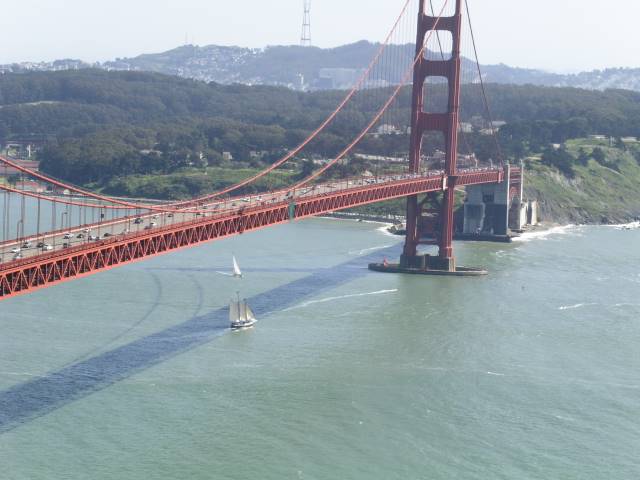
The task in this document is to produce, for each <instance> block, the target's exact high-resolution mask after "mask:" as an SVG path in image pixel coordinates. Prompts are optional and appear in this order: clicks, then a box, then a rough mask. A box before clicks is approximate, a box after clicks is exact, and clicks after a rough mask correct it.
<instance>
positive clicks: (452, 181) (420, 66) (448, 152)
mask: <svg viewBox="0 0 640 480" xmlns="http://www.w3.org/2000/svg"><path fill="white" fill-rule="evenodd" d="M426 1H427V0H420V1H419V11H418V33H417V39H416V55H415V57H416V58H417V61H416V64H415V66H414V69H413V99H412V112H411V139H410V142H411V143H410V147H409V148H410V150H409V168H410V171H411V172H412V173H415V174H419V173H420V162H421V155H422V142H423V137H424V135H425V134H426V133H428V132H440V133H442V135H443V136H444V145H445V166H444V172H443V176H442V190H443V192H442V193H443V198H442V201H441V202H440V205H439V206H438V208H437V213H438V215H439V222H438V224H439V229H438V230H439V231H438V232H437V238H436V241H435V242H433V241H426V242H425V241H423V240H422V239H421V233H422V232H421V228H420V227H421V221H420V219H421V217H422V213H423V210H424V206H425V203H426V202H427V200H428V199H429V197H428V196H427V197H426V198H425V199H424V200H423V201H420V200H419V199H418V195H411V196H409V197H407V229H406V234H405V244H404V250H403V252H402V255H401V256H400V264H389V263H387V262H386V261H385V263H384V264H371V265H370V266H369V268H371V269H372V270H376V271H382V272H391V273H414V274H416V273H417V274H424V275H457V276H475V275H485V274H486V273H487V272H486V271H484V270H478V269H473V268H465V267H459V266H457V265H456V260H455V257H454V255H453V229H454V215H453V213H454V207H455V189H456V185H457V181H458V170H457V165H456V163H457V160H458V116H459V111H460V68H461V59H460V37H461V30H462V0H455V12H454V14H453V15H452V16H449V17H439V18H438V17H434V16H432V15H429V14H428V12H427V10H426V8H425V7H426V5H425V4H426ZM432 30H433V31H434V33H433V34H437V32H438V31H448V32H449V33H450V34H451V39H452V47H451V57H450V58H448V59H447V58H443V59H441V60H433V59H430V58H428V52H427V50H426V47H424V44H425V41H426V40H427V38H428V37H427V35H428V34H429V32H430V31H432ZM431 77H441V78H444V79H446V84H447V85H448V104H447V111H446V112H442V113H433V112H428V111H426V110H425V102H424V99H425V90H426V91H427V94H428V86H429V84H428V83H427V79H428V78H431ZM421 244H429V245H432V244H436V245H437V246H438V255H437V256H434V255H418V246H419V245H421Z"/></svg>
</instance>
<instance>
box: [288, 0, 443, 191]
mask: <svg viewBox="0 0 640 480" xmlns="http://www.w3.org/2000/svg"><path fill="white" fill-rule="evenodd" d="M448 3H449V0H445V2H444V5H443V6H442V10H441V11H440V14H439V15H438V18H437V19H436V21H435V23H434V26H433V28H432V29H431V30H429V35H428V36H427V37H426V38H425V41H424V44H423V45H422V48H421V49H420V51H419V52H418V54H417V55H416V57H415V59H414V60H413V63H412V64H411V65H410V66H409V68H408V69H407V70H406V71H405V73H404V76H403V78H402V81H401V83H400V84H399V85H398V87H397V88H396V89H395V91H394V92H393V94H392V95H391V97H389V99H388V100H387V102H386V103H385V104H384V105H383V106H382V108H381V109H380V111H378V113H377V114H376V116H375V117H374V118H373V120H371V122H370V123H369V124H368V125H367V126H366V127H365V128H364V130H362V132H360V134H359V135H358V136H357V137H356V138H355V139H354V140H353V141H352V142H351V143H350V144H349V145H348V146H347V147H346V148H345V149H344V150H342V151H341V152H340V153H339V154H338V156H336V157H335V158H334V159H333V160H331V161H330V162H328V163H327V164H326V165H325V166H323V167H322V168H320V169H319V170H318V171H316V172H314V173H312V174H311V175H309V176H307V177H306V178H304V179H302V180H300V181H299V182H298V183H296V184H295V185H294V186H293V187H291V190H295V189H296V188H300V187H302V186H304V185H306V184H307V183H309V182H310V181H312V180H314V179H316V178H317V177H319V176H320V175H322V174H323V173H324V172H326V171H327V170H328V169H329V168H331V167H332V166H333V165H335V164H336V163H337V162H339V161H340V160H341V159H342V158H344V156H345V155H347V154H348V153H349V152H350V151H351V150H352V149H353V148H354V147H355V146H356V145H357V144H358V142H360V140H362V138H363V137H364V136H365V135H366V134H367V133H368V132H369V130H371V129H372V128H373V126H374V125H375V124H376V123H377V122H378V120H380V117H382V115H383V114H384V112H385V111H386V110H387V109H388V108H389V106H390V105H391V104H392V103H393V101H394V100H395V99H396V97H397V96H398V94H399V93H400V91H401V90H402V88H403V87H404V86H405V85H406V84H407V82H408V81H409V79H410V78H411V74H412V73H413V69H414V68H415V67H416V65H417V64H418V61H419V60H420V57H421V56H422V55H424V51H425V49H426V47H427V44H428V42H429V39H430V38H431V35H432V34H433V32H434V31H436V29H437V27H438V23H440V19H441V18H442V14H443V12H444V10H445V8H446V6H447V4H448Z"/></svg>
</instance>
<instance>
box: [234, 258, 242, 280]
mask: <svg viewBox="0 0 640 480" xmlns="http://www.w3.org/2000/svg"><path fill="white" fill-rule="evenodd" d="M233 276H234V277H242V271H241V270H240V266H239V265H238V262H237V261H236V257H235V255H234V256H233Z"/></svg>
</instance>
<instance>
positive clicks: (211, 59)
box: [0, 41, 640, 91]
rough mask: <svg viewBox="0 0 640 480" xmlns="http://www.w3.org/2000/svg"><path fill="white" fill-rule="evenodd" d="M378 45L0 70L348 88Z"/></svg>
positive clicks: (624, 74) (515, 74)
mask: <svg viewBox="0 0 640 480" xmlns="http://www.w3.org/2000/svg"><path fill="white" fill-rule="evenodd" d="M378 48H379V44H377V43H371V42H367V41H360V42H356V43H353V44H349V45H343V46H340V47H337V48H326V49H323V48H318V47H300V46H270V47H267V48H264V49H250V48H243V47H235V46H221V45H206V46H197V45H184V46H180V47H177V48H174V49H172V50H168V51H166V52H161V53H149V54H143V55H139V56H137V57H132V58H118V59H116V60H113V61H107V62H104V63H95V64H88V63H86V62H82V61H80V60H71V59H66V60H57V61H55V62H42V63H32V62H28V63H23V64H12V65H0V73H2V72H25V71H30V70H46V71H48V70H64V69H71V70H75V69H84V68H100V69H104V70H125V71H129V70H134V71H145V72H156V73H163V74H167V75H176V76H179V77H183V78H190V79H195V80H201V81H205V82H217V83H222V84H232V83H242V84H246V85H271V86H286V87H289V88H293V89H296V90H301V89H310V90H327V89H334V88H339V89H344V88H349V87H351V85H352V84H353V81H354V80H355V78H356V77H357V76H358V75H359V73H360V72H361V71H362V70H363V69H364V68H365V67H366V66H367V65H368V64H369V62H370V60H371V58H373V56H374V55H375V52H376V51H377V50H378ZM388 48H389V49H390V50H392V51H393V52H392V54H391V56H392V57H393V58H400V59H404V61H405V63H406V64H407V65H409V63H410V62H411V61H412V59H413V55H414V50H415V47H414V45H412V44H406V45H391V46H389V47H388ZM463 61H464V63H466V64H467V67H466V68H465V69H464V70H465V71H468V72H473V73H475V67H473V65H472V64H471V63H470V61H469V60H468V59H464V60H463ZM482 72H483V76H484V79H485V80H486V81H487V82H490V83H497V84H515V85H539V86H550V87H575V88H584V89H590V90H605V89H610V88H612V89H627V90H635V91H640V68H636V69H633V68H620V69H616V68H612V69H606V70H602V71H600V70H595V71H591V72H582V73H579V74H571V75H561V74H556V73H549V72H545V71H543V70H535V69H526V68H515V67H511V66H508V65H504V64H499V65H484V66H483V67H482ZM398 75H400V74H398ZM465 77H466V76H465ZM390 80H391V82H390V83H398V82H399V80H400V78H399V77H398V78H391V79H390ZM465 80H466V81H467V82H474V81H477V77H475V76H474V75H473V74H472V75H470V76H469V77H468V78H465Z"/></svg>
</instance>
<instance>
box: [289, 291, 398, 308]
mask: <svg viewBox="0 0 640 480" xmlns="http://www.w3.org/2000/svg"><path fill="white" fill-rule="evenodd" d="M397 291H398V289H397V288H394V289H392V290H378V291H375V292H365V293H352V294H350V295H340V296H338V297H327V298H321V299H319V300H309V301H308V302H303V303H300V304H299V305H294V306H293V307H289V308H286V309H284V310H282V311H283V312H288V311H289V310H295V309H298V308H305V307H308V306H310V305H315V304H316V303H326V302H333V301H335V300H344V299H346V298H356V297H367V296H370V295H386V294H389V293H396V292H397Z"/></svg>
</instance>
